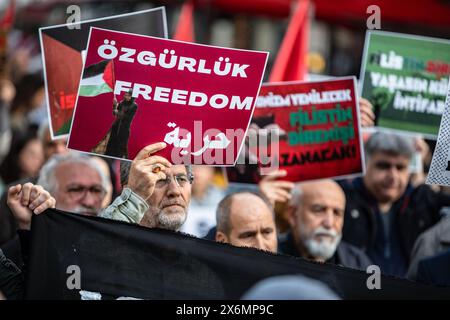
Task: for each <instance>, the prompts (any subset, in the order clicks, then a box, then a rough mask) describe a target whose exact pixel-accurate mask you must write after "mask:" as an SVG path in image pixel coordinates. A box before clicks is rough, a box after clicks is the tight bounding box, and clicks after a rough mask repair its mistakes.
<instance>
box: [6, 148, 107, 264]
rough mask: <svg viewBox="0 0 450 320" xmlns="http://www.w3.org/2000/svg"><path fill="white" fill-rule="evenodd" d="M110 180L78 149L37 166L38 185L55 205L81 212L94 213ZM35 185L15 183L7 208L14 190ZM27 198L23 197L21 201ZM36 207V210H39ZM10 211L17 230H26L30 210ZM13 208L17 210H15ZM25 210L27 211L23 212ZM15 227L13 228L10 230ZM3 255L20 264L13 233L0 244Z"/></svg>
mask: <svg viewBox="0 0 450 320" xmlns="http://www.w3.org/2000/svg"><path fill="white" fill-rule="evenodd" d="M108 184H111V182H110V181H108V179H107V178H106V176H105V175H104V173H103V171H102V169H101V168H100V167H99V165H98V164H97V162H96V161H95V160H93V159H92V158H91V157H89V156H86V155H84V154H80V153H64V154H57V155H54V156H53V157H52V158H51V159H50V160H49V161H48V162H47V163H46V164H45V165H44V166H43V167H42V169H41V172H40V174H39V179H38V185H39V186H38V187H39V188H41V189H42V190H43V191H42V192H41V193H42V194H44V191H45V194H47V193H48V192H49V193H50V194H51V195H52V196H53V197H54V198H55V199H56V208H57V209H59V210H64V211H69V212H75V213H80V214H85V215H97V213H98V212H99V211H100V209H101V207H102V201H103V198H104V196H105V194H106V189H107V188H108ZM36 187H37V185H34V184H32V183H30V182H27V183H25V184H17V185H15V186H12V187H10V188H9V189H8V192H7V195H8V205H9V207H10V208H11V204H10V201H11V197H12V195H13V194H15V193H19V192H20V193H21V194H22V193H25V194H27V192H28V193H29V190H34V188H36ZM26 200H27V198H25V201H26ZM33 209H34V210H37V212H35V213H36V214H39V213H41V212H42V211H43V210H40V209H39V208H33ZM11 211H12V214H13V216H14V218H15V220H16V223H17V227H18V229H19V230H29V229H30V227H31V216H32V214H31V211H25V213H23V214H20V215H17V213H16V212H14V210H12V208H11ZM16 211H17V210H16ZM27 212H28V214H26V213H27ZM14 231H15V230H14ZM2 249H3V251H4V252H5V255H6V256H8V257H9V258H11V259H12V260H13V261H14V262H15V263H16V264H18V265H21V253H20V252H21V245H20V243H19V239H18V237H14V238H12V239H11V240H9V241H7V242H6V243H5V244H3V245H2Z"/></svg>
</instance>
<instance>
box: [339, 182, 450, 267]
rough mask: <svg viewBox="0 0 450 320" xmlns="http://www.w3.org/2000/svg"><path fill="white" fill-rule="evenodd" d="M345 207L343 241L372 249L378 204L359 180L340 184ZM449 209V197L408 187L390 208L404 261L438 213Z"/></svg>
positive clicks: (427, 187)
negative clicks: (446, 207)
mask: <svg viewBox="0 0 450 320" xmlns="http://www.w3.org/2000/svg"><path fill="white" fill-rule="evenodd" d="M341 186H342V187H343V189H344V192H345V195H346V198H347V205H346V210H345V218H344V228H343V232H342V234H343V239H344V240H345V241H347V242H349V243H351V244H353V245H354V246H356V247H358V248H360V249H361V250H363V251H365V252H367V251H370V250H371V249H373V248H374V247H375V241H376V234H377V228H379V227H380V226H378V223H377V219H376V212H377V210H378V204H377V201H376V200H375V198H374V197H373V196H372V195H371V194H370V193H369V191H368V190H367V189H366V188H365V186H364V183H363V181H362V179H361V178H357V179H355V180H353V181H352V182H350V183H342V184H341ZM449 205H450V196H447V195H443V194H439V193H436V192H434V191H433V190H431V188H430V187H429V186H427V185H421V186H419V187H416V188H413V187H412V186H408V187H407V189H406V191H405V193H404V194H403V196H402V197H401V198H400V199H399V200H397V201H396V202H395V203H394V204H393V206H392V209H391V210H392V212H393V214H394V226H393V230H392V232H394V233H395V234H396V235H398V239H399V242H400V247H401V250H402V253H403V254H404V256H405V257H407V259H409V257H410V255H411V251H412V249H413V246H414V243H415V241H416V240H417V238H418V237H419V235H420V234H421V233H422V232H424V231H425V230H427V229H428V228H430V227H431V226H433V225H434V224H436V223H437V222H438V221H439V218H440V216H439V211H440V209H441V208H442V207H445V206H449Z"/></svg>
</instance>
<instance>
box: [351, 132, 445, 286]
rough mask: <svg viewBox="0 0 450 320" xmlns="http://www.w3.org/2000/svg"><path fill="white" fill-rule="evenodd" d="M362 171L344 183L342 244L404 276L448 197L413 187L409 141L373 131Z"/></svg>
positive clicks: (420, 186) (411, 149) (420, 187)
mask: <svg viewBox="0 0 450 320" xmlns="http://www.w3.org/2000/svg"><path fill="white" fill-rule="evenodd" d="M365 150H366V157H367V172H366V175H365V176H364V177H363V178H356V179H354V180H353V181H352V182H350V183H347V182H345V183H343V184H342V186H343V188H344V191H345V194H346V197H347V207H346V211H345V223H344V229H343V239H344V240H346V241H348V242H350V243H352V244H353V245H355V246H357V247H359V248H361V249H363V250H364V251H365V252H366V253H367V254H368V256H369V257H370V258H371V259H372V261H373V262H374V263H375V264H377V265H379V266H380V268H381V271H382V272H383V273H386V274H390V275H396V276H399V277H404V276H405V273H406V271H407V268H408V265H409V257H410V254H411V250H412V248H413V245H414V242H415V241H416V239H417V237H418V236H419V235H420V234H421V233H422V232H424V231H425V230H426V229H427V228H429V227H431V226H433V225H434V224H435V223H436V222H437V221H438V220H439V211H440V209H441V208H442V207H444V206H448V205H450V197H449V196H444V195H439V194H437V193H435V192H434V191H432V190H431V188H430V187H429V186H426V185H419V186H418V187H413V186H412V185H411V184H410V183H409V178H410V173H409V171H408V166H409V163H410V159H411V156H412V155H413V153H414V151H415V148H414V145H413V142H412V140H411V139H410V138H408V137H405V136H400V135H396V134H388V133H383V132H377V133H375V134H373V135H372V136H371V137H370V138H369V140H368V141H367V143H366V146H365Z"/></svg>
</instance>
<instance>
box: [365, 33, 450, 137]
mask: <svg viewBox="0 0 450 320" xmlns="http://www.w3.org/2000/svg"><path fill="white" fill-rule="evenodd" d="M449 75H450V40H444V39H436V38H428V37H419V36H411V35H405V34H399V33H391V32H381V31H368V32H367V34H366V42H365V48H364V55H363V61H362V66H361V77H360V79H361V83H362V97H364V98H366V99H369V101H370V102H371V103H372V104H373V106H374V109H375V115H376V125H377V126H379V127H382V128H388V129H393V130H401V131H407V132H411V133H420V134H423V135H425V136H427V137H429V138H434V139H435V138H436V136H437V134H438V131H439V124H440V120H441V116H442V113H443V112H444V105H445V96H446V93H447V84H448V81H449Z"/></svg>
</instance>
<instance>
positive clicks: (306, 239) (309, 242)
mask: <svg viewBox="0 0 450 320" xmlns="http://www.w3.org/2000/svg"><path fill="white" fill-rule="evenodd" d="M298 229H299V230H298V232H299V233H300V235H301V237H300V238H301V241H302V242H303V246H304V247H305V248H306V250H308V252H309V254H310V255H311V256H313V257H314V258H317V259H322V260H325V261H326V260H328V259H330V258H331V257H332V256H333V255H334V253H335V252H336V249H337V246H338V245H339V243H340V242H341V238H342V234H339V235H337V234H335V232H333V231H328V232H330V233H333V236H334V239H333V240H332V241H327V240H324V239H322V241H320V242H319V241H317V240H316V239H315V237H314V234H315V232H316V231H317V230H318V229H319V228H318V229H316V230H314V231H315V232H313V233H312V234H311V235H307V236H306V235H305V233H306V230H303V227H302V224H300V225H299V227H298ZM322 230H323V231H325V230H324V229H323V228H322Z"/></svg>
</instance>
